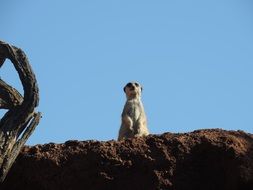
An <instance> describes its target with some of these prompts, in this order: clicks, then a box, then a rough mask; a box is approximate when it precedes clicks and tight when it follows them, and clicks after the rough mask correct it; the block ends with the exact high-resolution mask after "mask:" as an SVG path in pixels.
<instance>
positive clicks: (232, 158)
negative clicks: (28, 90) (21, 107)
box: [1, 129, 253, 190]
mask: <svg viewBox="0 0 253 190" xmlns="http://www.w3.org/2000/svg"><path fill="white" fill-rule="evenodd" d="M1 189H2V190H16V189H26V190H30V189H31V190H34V189H36V190H57V189H61V190H79V189H87V190H103V189H108V190H109V189H110V190H112V189H113V190H142V189H143V190H156V189H157V190H165V189H166V190H170V189H173V190H191V189H192V190H193V189H194V190H200V189H201V190H203V189H205V190H211V189H212V190H214V189H215V190H252V189H253V135H251V134H248V133H245V132H243V131H225V130H221V129H209V130H197V131H194V132H191V133H182V134H172V133H164V134H162V135H149V136H147V137H138V138H133V139H127V140H123V141H106V142H100V141H67V142H65V143H63V144H54V143H49V144H45V145H36V146H32V147H29V146H26V147H24V148H23V150H22V152H21V153H20V155H19V157H18V159H17V160H16V162H15V164H14V165H13V167H12V169H11V171H10V173H9V174H8V176H7V178H6V180H5V182H4V183H3V184H2V186H1Z"/></svg>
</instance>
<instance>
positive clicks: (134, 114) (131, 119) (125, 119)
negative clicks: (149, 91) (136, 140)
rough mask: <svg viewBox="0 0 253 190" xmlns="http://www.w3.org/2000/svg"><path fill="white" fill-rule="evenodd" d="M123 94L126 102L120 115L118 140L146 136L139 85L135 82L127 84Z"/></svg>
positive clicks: (144, 115) (145, 123)
mask: <svg viewBox="0 0 253 190" xmlns="http://www.w3.org/2000/svg"><path fill="white" fill-rule="evenodd" d="M124 92H125V93H126V98H127V101H126V103H125V106H124V109H123V112H122V114H121V127H120V130H119V136H118V140H122V139H125V138H133V137H137V136H146V135H148V134H149V131H148V128H147V119H146V114H145V111H144V107H143V104H142V101H141V92H142V87H141V85H140V84H138V83H136V82H131V83H128V84H127V85H126V86H125V87H124Z"/></svg>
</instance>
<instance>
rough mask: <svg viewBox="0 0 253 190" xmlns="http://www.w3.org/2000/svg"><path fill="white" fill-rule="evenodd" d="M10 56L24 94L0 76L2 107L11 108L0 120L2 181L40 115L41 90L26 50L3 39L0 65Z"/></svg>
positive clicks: (0, 107) (0, 43) (0, 102)
mask: <svg viewBox="0 0 253 190" xmlns="http://www.w3.org/2000/svg"><path fill="white" fill-rule="evenodd" d="M6 59H9V60H10V61H11V62H12V64H13V65H14V68H15V69H16V71H17V72H18V75H19V78H20V80H21V83H22V85H23V89H24V97H23V96H22V95H21V94H20V93H19V92H18V91H17V90H16V89H15V88H13V87H11V86H10V85H8V84H7V83H5V82H4V81H3V80H2V79H0V109H7V110H8V111H7V112H6V114H5V115H4V116H3V117H2V118H1V120H0V181H1V182H2V181H3V180H4V179H5V176H6V174H7V173H8V171H9V169H10V167H11V166H12V164H13V162H14V161H15V159H16V157H17V155H18V154H19V152H20V150H21V148H22V147H23V145H24V144H25V142H26V141H27V139H28V138H29V136H30V135H31V134H32V132H33V130H34V129H35V127H36V126H37V125H38V123H39V120H40V117H41V114H40V113H36V112H35V108H36V107H37V106H38V102H39V89H38V86H37V81H36V78H35V75H34V73H33V71H32V68H31V66H30V64H29V62H28V59H27V57H26V55H25V53H24V52H23V51H22V50H21V49H19V48H17V47H15V46H12V45H9V44H7V43H5V42H2V41H0V67H1V66H2V65H3V64H4V61H5V60H6Z"/></svg>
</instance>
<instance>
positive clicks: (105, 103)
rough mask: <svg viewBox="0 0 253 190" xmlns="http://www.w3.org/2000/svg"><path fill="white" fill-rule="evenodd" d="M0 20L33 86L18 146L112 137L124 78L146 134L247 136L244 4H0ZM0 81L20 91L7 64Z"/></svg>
mask: <svg viewBox="0 0 253 190" xmlns="http://www.w3.org/2000/svg"><path fill="white" fill-rule="evenodd" d="M0 23H1V30H0V39H1V40H3V41H6V42H8V43H11V44H13V45H16V46H18V47H20V48H22V49H23V50H24V51H25V52H26V54H27V56H28V58H29V60H30V63H31V65H32V67H33V70H34V72H35V73H36V75H37V80H38V84H39V87H40V99H41V100H40V105H39V107H38V110H39V111H41V112H42V113H43V118H42V120H41V122H40V124H39V126H38V127H37V129H36V131H35V132H34V133H33V135H32V136H31V138H30V139H29V141H28V142H27V144H30V145H34V144H43V143H48V142H56V143H62V142H65V141H67V140H90V139H95V140H110V139H116V138H117V134H118V130H119V126H120V115H121V111H122V108H123V106H124V103H125V95H124V93H123V87H124V85H125V84H126V83H127V82H129V81H133V80H134V81H138V82H140V83H141V84H142V85H143V88H144V89H143V96H142V99H143V103H144V107H145V109H146V113H147V117H148V124H149V130H150V132H151V133H153V134H161V133H163V132H188V131H193V130H196V129H204V128H222V129H227V130H238V129H240V130H244V131H247V132H250V133H253V117H252V116H253V100H252V98H253V88H252V83H253V1H252V0H206V1H203V0H191V1H189V0H177V1H176V0H157V1H150V0H145V1H144V0H128V1H121V0H107V1H104V0H100V1H98V0H71V1H70V0H69V1H67V0H53V1H52V0H37V1H34V0H22V1H20V0H1V2H0ZM0 76H1V78H3V79H4V80H5V81H7V82H8V83H9V84H11V85H13V86H15V87H16V88H17V89H19V90H22V87H21V85H20V82H19V80H18V77H17V74H16V72H15V70H14V68H13V66H12V65H11V64H10V62H5V64H4V66H3V68H1V69H0ZM1 114H3V111H1Z"/></svg>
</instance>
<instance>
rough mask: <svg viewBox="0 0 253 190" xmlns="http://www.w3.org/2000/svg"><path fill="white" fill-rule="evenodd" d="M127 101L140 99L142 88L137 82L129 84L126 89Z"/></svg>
mask: <svg viewBox="0 0 253 190" xmlns="http://www.w3.org/2000/svg"><path fill="white" fill-rule="evenodd" d="M124 92H125V93H126V97H127V99H134V98H140V97H141V92H142V86H141V85H140V84H139V83H137V82H129V83H127V84H126V86H125V87H124Z"/></svg>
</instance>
